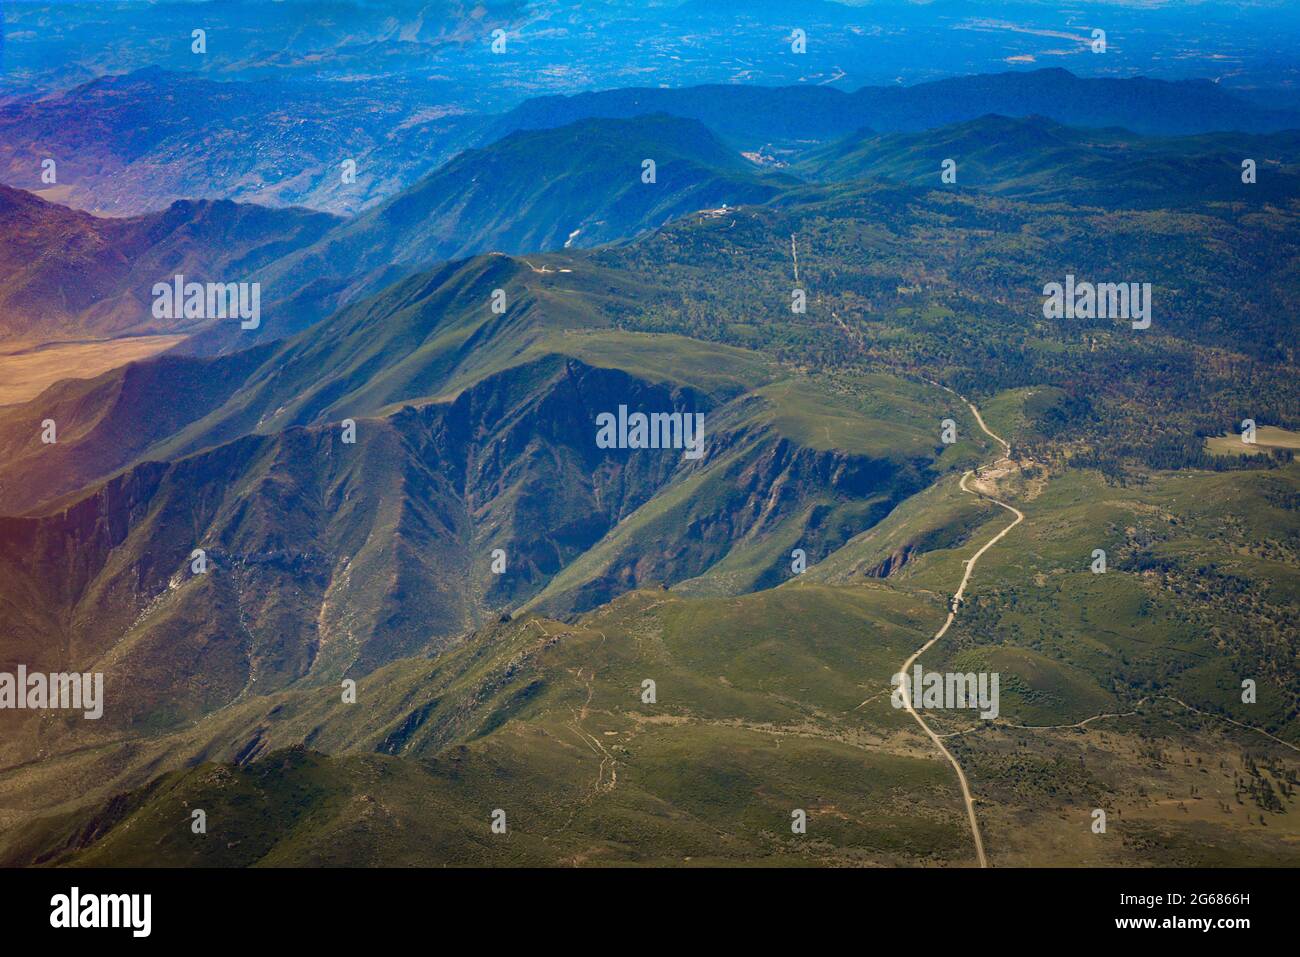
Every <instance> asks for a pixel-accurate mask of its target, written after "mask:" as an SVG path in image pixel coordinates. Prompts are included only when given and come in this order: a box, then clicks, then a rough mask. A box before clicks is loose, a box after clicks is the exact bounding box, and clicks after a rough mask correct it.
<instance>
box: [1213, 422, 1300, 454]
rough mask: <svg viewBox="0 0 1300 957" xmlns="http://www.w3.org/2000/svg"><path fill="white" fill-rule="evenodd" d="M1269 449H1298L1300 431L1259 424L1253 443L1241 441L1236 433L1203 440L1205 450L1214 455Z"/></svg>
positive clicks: (1251, 452)
mask: <svg viewBox="0 0 1300 957" xmlns="http://www.w3.org/2000/svg"><path fill="white" fill-rule="evenodd" d="M1270 449H1300V433H1298V432H1288V431H1287V430H1286V429H1279V428H1277V427H1276V426H1272V425H1261V426H1260V427H1259V428H1257V429H1256V430H1255V444H1254V445H1247V444H1246V443H1245V442H1243V441H1241V435H1240V434H1238V433H1229V434H1228V435H1217V436H1215V437H1214V438H1210V439H1206V440H1205V450H1206V451H1207V452H1211V453H1213V454H1215V455H1259V454H1261V453H1263V452H1267V451H1269V450H1270Z"/></svg>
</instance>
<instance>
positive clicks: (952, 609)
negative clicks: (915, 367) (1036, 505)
mask: <svg viewBox="0 0 1300 957" xmlns="http://www.w3.org/2000/svg"><path fill="white" fill-rule="evenodd" d="M934 384H935V385H938V383H937V382H936V383H934ZM939 387H940V388H941V389H943V390H944V391H946V392H952V394H953V395H956V396H957V397H958V398H959V399H961V400H962V401H963V402H965V403H966V405H967V406H969V407H970V410H971V413H972V414H973V415H974V416H975V421H976V422H977V423H978V424H979V427H980V428H981V429H983V430H984V433H985V434H986V435H987V436H988V437H989V438H991V439H993V440H995V441H996V442H998V443H1000V444H1001V445H1002V448H1003V450H1004V452H1005V453H1006V454H1005V455H1004V456H1003V457H1002V458H1001V459H999V460H998V461H997V462H995V463H994V464H995V465H998V464H1001V463H1002V462H1010V461H1011V445H1010V444H1009V443H1008V442H1007V441H1006V440H1005V439H1003V438H1002V437H1000V436H998V435H996V434H995V433H994V432H993V431H992V430H991V429H990V428H989V427H988V426H987V425H985V423H984V418H983V416H981V415H980V411H979V409H977V408H975V403H973V402H971V401H970V400H969V399H967V398H965V397H964V396H961V395H958V394H957V393H956V392H953V390H952V389H949V388H948V387H947V386H939ZM973 474H975V470H974V469H968V470H967V471H966V472H965V474H963V475H962V477H961V482H960V483H959V485H960V488H961V490H962V491H963V492H967V493H969V494H971V495H974V496H976V497H977V498H982V499H986V500H988V501H990V502H993V503H994V504H995V505H1000V506H1002V507H1003V508H1005V509H1006V510H1007V511H1008V512H1011V513H1012V514H1014V515H1015V516H1016V517H1015V520H1014V521H1013V522H1012V523H1011V524H1010V525H1008V526H1007V527H1006V528H1004V529H1002V531H1000V532H998V533H997V534H996V535H994V536H993V537H992V538H990V539H989V540H988V541H987V542H986V543H985V544H984V547H983V548H981V549H980V550H979V551H977V552H976V553H975V554H974V555H972V556H971V557H970V558H968V559H967V560H966V561H965V562H964V564H965V566H966V571H965V573H964V574H963V575H962V577H961V584H960V585H958V586H957V591H956V593H955V594H954V595H953V598H952V601H951V603H950V604H949V606H948V617H947V619H946V620H945V621H944V623H943V627H942V628H940V629H939V630H938V631H937V632H935V634H934V637H933V638H931V639H930V640H929V641H927V642H926V643H925V644H924V645H922V646H921V647H920V649H918V650H917V651H916V652H915V653H913V655H912V656H911V657H910V658H908V659H907V660H906V661H905V662H903V665H902V667H901V668H899V669H898V673H899V674H901V675H904V676H906V675H907V674H908V671H909V670H910V669H911V667H912V665H913V664H914V663H915V662H916V660H917V659H918V658H920V657H921V655H923V654H925V653H926V652H927V651H928V650H929V649H930V648H931V647H932V646H933V645H934V643H935V642H937V641H938V640H939V639H940V638H942V637H943V636H944V635H945V634H947V633H948V629H949V628H951V627H952V623H953V620H954V619H956V617H957V610H958V609H959V608H960V607H961V601H962V596H963V595H964V594H965V592H966V586H967V585H968V584H969V583H970V578H971V575H972V574H973V573H974V571H975V563H976V562H978V561H979V560H980V558H981V557H982V556H983V555H984V553H985V552H987V551H988V550H989V549H990V548H992V547H993V546H994V545H996V544H997V543H998V542H1000V541H1001V540H1002V539H1003V537H1004V536H1006V534H1007V533H1008V532H1010V531H1011V530H1012V529H1013V528H1015V527H1016V526H1017V525H1019V524H1020V523H1021V522H1023V521H1024V520H1025V514H1024V512H1022V511H1020V509H1018V508H1016V507H1015V506H1014V505H1008V504H1007V503H1006V502H1003V501H999V500H998V499H996V498H993V497H992V496H991V495H985V494H984V493H983V492H977V491H976V490H974V489H971V488H967V486H966V481H967V480H968V479H969V478H970V477H971V476H972V475H973ZM899 687H900V689H901V690H902V692H903V707H905V708H906V709H907V713H908V714H910V715H911V716H912V717H913V718H915V719H916V723H917V724H919V725H920V726H921V730H922V731H924V732H925V733H926V735H928V736H929V738H930V740H931V741H933V742H934V746H935V747H936V748H938V749H939V751H940V752H942V754H943V756H944V757H945V758H947V759H948V763H949V764H951V765H952V769H953V770H954V771H956V772H957V780H958V782H959V783H960V784H961V796H962V801H963V802H964V803H965V805H966V817H967V819H968V820H969V821H970V832H971V837H972V838H973V839H974V841H975V855H976V857H977V858H978V859H979V866H980V867H988V866H989V862H988V858H987V857H986V856H985V854H984V839H983V838H982V837H981V836H980V825H979V820H978V819H977V818H976V816H975V801H974V800H973V799H972V798H971V793H970V784H969V782H968V781H967V780H966V771H965V770H964V769H963V768H962V766H961V762H959V761H958V760H957V759H956V758H955V757H953V754H952V752H951V751H949V750H948V748H947V747H945V745H944V743H943V741H942V740H940V738H939V736H938V735H937V734H935V733H934V730H933V729H932V728H931V727H930V726H929V725H928V724H926V723H925V719H924V718H922V717H921V715H920V714H919V713H918V712H917V710H916V709H915V708H914V707H912V692H911V689H910V687H909V685H908V683H907V682H902V683H900V686H899Z"/></svg>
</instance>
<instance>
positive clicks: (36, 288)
mask: <svg viewBox="0 0 1300 957" xmlns="http://www.w3.org/2000/svg"><path fill="white" fill-rule="evenodd" d="M337 222H338V220H337V219H336V218H335V217H333V216H329V215H327V214H325V213H316V212H311V211H309V210H303V209H283V210H273V209H267V208H265V207H262V206H254V205H248V204H236V203H232V202H229V201H226V200H217V201H208V200H203V201H199V202H189V201H183V202H177V203H174V204H173V205H172V206H170V207H169V208H168V209H166V210H164V211H162V212H159V213H150V214H148V215H145V216H138V217H132V218H129V219H105V218H100V217H96V216H91V215H89V214H88V213H83V212H77V211H74V210H70V209H67V208H65V207H63V206H58V205H55V204H54V203H49V202H46V201H44V200H42V199H38V198H37V197H35V196H33V195H31V194H30V193H25V192H23V191H21V190H15V189H9V188H8V187H0V234H3V237H4V239H3V241H2V242H0V338H7V339H34V340H42V341H44V340H51V339H60V338H69V339H71V338H80V337H108V336H115V335H123V334H128V333H140V332H162V331H166V332H172V331H189V330H191V329H194V328H197V327H199V326H201V325H203V324H204V321H203V320H192V319H191V320H186V319H185V318H184V316H183V315H181V316H177V317H175V318H172V319H159V318H156V317H155V316H154V314H153V295H152V292H151V291H152V289H153V287H154V284H155V283H158V282H168V281H171V280H172V279H173V277H174V276H175V275H176V274H177V273H180V274H182V275H185V276H186V277H187V278H188V279H193V280H198V281H200V282H209V281H212V282H223V283H225V282H239V281H245V280H251V279H252V278H253V273H255V272H256V271H257V270H258V269H259V268H261V267H263V266H265V265H266V264H268V263H270V262H272V261H274V260H276V259H279V258H280V257H282V256H283V255H284V254H285V253H286V252H288V251H289V250H291V249H293V248H295V247H297V246H301V245H305V244H307V243H310V242H312V241H314V240H316V239H318V238H319V237H321V236H322V235H324V234H325V233H326V232H327V231H328V230H329V229H330V228H331V227H332V226H334V225H335V224H337Z"/></svg>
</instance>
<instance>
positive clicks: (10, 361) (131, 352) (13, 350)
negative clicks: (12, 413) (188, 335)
mask: <svg viewBox="0 0 1300 957" xmlns="http://www.w3.org/2000/svg"><path fill="white" fill-rule="evenodd" d="M184 338H185V337H184V336H133V337H131V338H127V339H107V340H101V341H98V342H50V343H45V344H43V345H32V344H30V343H0V405H13V404H15V403H18V402H26V401H27V400H28V399H32V398H35V397H36V396H38V395H40V394H41V393H42V392H44V391H45V390H46V389H47V388H49V387H50V386H52V385H53V384H54V383H56V382H58V381H59V380H60V379H92V378H94V377H95V376H97V375H99V374H100V373H102V372H107V371H108V370H109V369H113V368H116V367H117V366H120V365H125V364H126V363H128V362H135V361H136V360H138V359H147V358H148V357H149V356H152V355H155V354H157V353H159V352H162V351H163V350H165V349H170V348H171V347H172V346H174V345H176V343H178V342H180V341H181V340H183V339H184Z"/></svg>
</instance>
